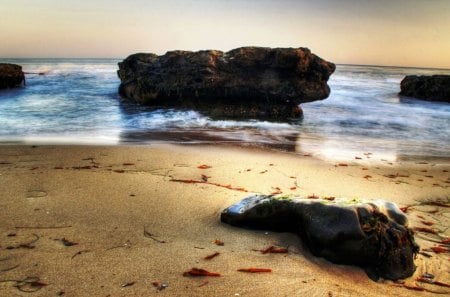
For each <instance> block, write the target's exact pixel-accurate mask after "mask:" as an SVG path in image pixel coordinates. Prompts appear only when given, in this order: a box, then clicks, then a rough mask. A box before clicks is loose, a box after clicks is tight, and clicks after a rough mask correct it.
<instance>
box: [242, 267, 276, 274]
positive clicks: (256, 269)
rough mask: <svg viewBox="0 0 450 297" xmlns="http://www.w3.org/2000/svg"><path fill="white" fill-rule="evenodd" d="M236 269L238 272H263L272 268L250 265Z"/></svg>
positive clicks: (270, 270)
mask: <svg viewBox="0 0 450 297" xmlns="http://www.w3.org/2000/svg"><path fill="white" fill-rule="evenodd" d="M237 271H240V272H249V273H264V272H272V269H270V268H256V267H250V268H240V269H238V270H237Z"/></svg>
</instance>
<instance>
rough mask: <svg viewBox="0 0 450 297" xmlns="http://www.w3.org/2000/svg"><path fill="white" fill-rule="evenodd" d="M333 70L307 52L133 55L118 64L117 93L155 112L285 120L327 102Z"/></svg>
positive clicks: (259, 49) (246, 49) (258, 49)
mask: <svg viewBox="0 0 450 297" xmlns="http://www.w3.org/2000/svg"><path fill="white" fill-rule="evenodd" d="M334 70H335V65H334V64H333V63H330V62H327V61H325V60H322V59H321V58H319V57H317V56H316V55H314V54H312V53H311V52H310V50H309V49H307V48H295V49H294V48H274V49H272V48H263V47H242V48H237V49H234V50H231V51H229V52H226V53H224V52H221V51H217V50H207V51H198V52H189V51H171V52H167V53H166V54H165V55H162V56H157V55H155V54H134V55H131V56H129V57H128V58H126V59H125V60H124V61H123V62H121V63H119V70H118V75H119V78H120V80H121V84H120V87H119V93H120V94H121V95H122V96H123V97H125V98H128V99H131V100H134V101H136V102H138V103H141V104H145V105H150V106H155V107H174V108H189V109H196V110H199V111H202V112H205V113H207V114H208V115H212V116H225V117H244V118H245V117H247V118H248V117H257V118H261V117H268V118H275V119H282V120H284V119H286V120H287V119H288V118H292V117H298V116H300V115H301V109H300V108H299V107H298V105H299V104H300V103H304V102H310V101H315V100H321V99H325V98H327V97H328V95H329V93H330V88H329V87H328V85H327V80H328V78H329V76H330V75H331V74H332V73H333V71H334Z"/></svg>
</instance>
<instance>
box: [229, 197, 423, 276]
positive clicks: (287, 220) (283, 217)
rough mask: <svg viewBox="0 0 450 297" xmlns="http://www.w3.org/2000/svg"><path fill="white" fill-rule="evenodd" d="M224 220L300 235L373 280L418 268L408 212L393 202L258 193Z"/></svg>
mask: <svg viewBox="0 0 450 297" xmlns="http://www.w3.org/2000/svg"><path fill="white" fill-rule="evenodd" d="M221 220H222V222H225V223H227V224H231V225H233V226H239V227H247V228H254V229H263V230H271V231H276V232H292V233H296V234H298V235H299V236H300V237H301V238H302V240H303V242H304V244H305V245H306V246H308V248H309V249H310V250H311V252H312V253H313V254H314V255H315V256H318V257H324V258H325V259H327V260H329V261H331V262H334V263H338V264H350V265H357V266H360V267H362V268H364V269H365V271H366V273H367V275H368V276H369V277H370V278H371V279H373V280H377V279H378V278H380V277H382V278H385V279H391V280H397V279H403V278H406V277H409V276H411V275H412V274H413V273H414V271H415V269H416V267H415V265H414V256H415V254H416V253H418V252H419V246H418V245H417V244H416V243H415V241H414V236H413V231H412V230H410V229H408V227H407V223H408V220H407V218H406V216H405V215H404V214H403V213H402V211H401V210H400V209H399V208H398V207H397V206H396V205H395V204H393V203H391V202H386V201H382V200H377V201H374V202H370V203H359V202H353V201H351V200H335V201H332V202H330V201H328V200H320V199H315V200H310V199H286V198H274V197H272V196H264V195H256V196H251V197H248V198H245V199H243V200H242V201H240V202H238V203H236V204H234V205H232V206H230V207H228V208H227V209H225V210H224V211H223V212H222V214H221Z"/></svg>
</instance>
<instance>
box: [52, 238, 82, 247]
mask: <svg viewBox="0 0 450 297" xmlns="http://www.w3.org/2000/svg"><path fill="white" fill-rule="evenodd" d="M57 240H59V241H60V242H61V243H62V244H63V245H64V246H74V245H78V242H73V241H70V240H68V239H66V238H65V237H63V238H61V239H57Z"/></svg>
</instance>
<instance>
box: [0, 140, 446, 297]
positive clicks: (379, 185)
mask: <svg viewBox="0 0 450 297" xmlns="http://www.w3.org/2000/svg"><path fill="white" fill-rule="evenodd" d="M359 157H360V158H361V159H351V160H347V162H346V163H343V164H338V163H333V162H325V161H321V160H318V159H316V158H314V157H311V156H302V155H295V154H289V153H280V152H268V151H261V150H257V149H244V148H230V147H214V146H204V147H200V146H171V145H152V146H145V147H144V146H141V147H127V146H111V147H93V146H84V147H75V146H37V147H32V146H0V189H1V195H0V208H1V212H0V296H153V295H155V296H160V295H161V296H304V295H305V294H308V296H311V297H312V296H386V295H389V296H411V295H417V296H428V295H434V294H433V293H430V292H429V291H434V292H437V293H449V291H450V289H449V288H445V287H441V286H437V285H430V284H423V283H418V282H416V281H415V279H416V278H417V277H419V276H421V275H422V274H423V273H425V272H427V273H431V274H433V275H434V276H435V280H437V281H440V282H443V283H447V284H449V283H450V276H449V275H450V265H449V263H450V262H449V253H448V252H445V253H440V254H437V253H435V252H433V251H431V250H429V249H430V247H433V246H437V245H438V243H437V242H438V241H440V240H442V239H444V238H448V237H450V233H449V230H448V227H449V220H450V209H449V208H448V206H449V202H448V201H449V196H450V190H449V186H450V178H449V176H450V174H449V173H448V172H449V171H450V162H449V161H447V162H445V160H444V162H442V160H441V161H440V163H439V164H438V163H436V162H433V161H426V162H423V160H418V161H415V162H392V163H388V162H387V161H380V160H375V159H374V158H373V157H372V158H371V155H370V154H367V155H361V156H359ZM419 161H422V162H419ZM199 165H208V166H211V168H209V169H199V168H198V166H199ZM345 165H346V166H345ZM202 175H204V176H203V177H202ZM202 178H203V179H207V180H208V182H210V183H211V184H190V183H180V182H173V181H171V179H186V180H202ZM220 185H223V186H224V187H222V186H220ZM228 185H230V186H229V187H228V188H227V187H226V186H228ZM277 188H279V189H280V190H278V189H277ZM243 189H245V190H246V191H248V192H243V191H242V190H243ZM276 191H281V192H283V194H295V195H300V196H313V195H314V196H319V197H324V196H334V197H350V198H366V199H374V198H384V199H386V200H390V201H393V202H396V203H397V204H399V205H400V206H401V207H405V206H408V205H415V206H413V207H410V208H409V209H408V211H407V214H408V216H409V218H410V225H411V227H427V228H431V229H433V230H435V231H437V232H438V233H439V234H437V235H434V234H429V233H426V232H417V234H416V239H417V241H418V243H419V244H420V245H421V247H422V250H424V251H425V254H419V255H418V258H417V260H416V265H417V266H418V268H417V271H416V273H415V275H414V276H413V277H411V278H409V279H407V280H405V284H406V286H420V287H423V288H426V289H427V290H428V291H414V290H410V289H407V288H405V286H404V285H402V284H399V283H394V282H392V281H379V282H374V281H372V280H370V279H369V278H368V277H367V275H366V274H365V273H364V271H363V270H362V269H360V268H358V267H353V266H344V265H335V264H332V263H330V262H328V261H326V260H324V259H321V258H316V257H314V256H312V255H311V254H310V252H309V251H308V250H307V249H306V248H304V247H303V246H302V244H301V242H300V240H299V239H298V238H297V237H296V236H295V235H292V234H288V233H272V232H264V231H252V230H244V229H240V228H235V227H231V226H228V225H225V224H222V223H221V222H220V220H219V215H220V212H221V211H222V210H223V209H224V208H226V207H227V206H229V205H230V204H232V203H234V202H236V201H238V200H240V199H242V198H244V197H246V196H248V195H250V194H251V193H264V194H270V193H272V192H276ZM437 199H440V201H441V202H442V203H443V205H429V204H428V205H426V204H423V205H419V204H420V203H422V202H424V201H425V202H426V201H436V200H437ZM424 222H425V223H428V224H431V225H429V226H427V225H426V224H424ZM144 230H145V231H146V232H144ZM216 239H219V240H221V241H223V242H224V245H223V246H218V245H216V244H215V243H214V240H216ZM64 240H66V241H65V243H66V244H70V243H76V244H75V245H71V246H65V245H64ZM434 241H437V242H434ZM270 245H278V246H283V247H288V249H289V253H288V254H262V253H260V252H259V251H255V250H260V249H263V248H265V247H268V246H270ZM445 248H446V249H448V248H449V247H448V246H446V247H445ZM214 252H219V253H220V254H219V255H218V256H217V257H215V258H213V259H212V260H205V259H204V257H205V256H207V255H210V254H212V253H214ZM426 255H428V256H429V257H427V256H426ZM193 267H198V268H203V269H207V270H209V271H212V272H218V273H220V274H221V276H220V277H200V278H192V277H183V272H185V271H187V270H189V269H191V268H193ZM247 267H260V268H271V269H272V272H271V273H260V274H256V273H255V274H249V273H243V272H238V271H237V269H239V268H247ZM32 277H33V278H32ZM27 278H28V282H26V281H25V282H20V281H21V280H22V281H23V280H26V279H27ZM33 281H35V282H34V283H33ZM153 282H161V283H165V284H167V285H168V286H167V288H165V289H163V290H158V289H157V288H156V287H154V286H153V285H152V283H153ZM40 283H43V284H47V285H46V286H43V287H40V286H39V284H40ZM19 289H20V290H23V291H25V290H30V291H35V292H34V293H25V292H22V291H20V290H19Z"/></svg>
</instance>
